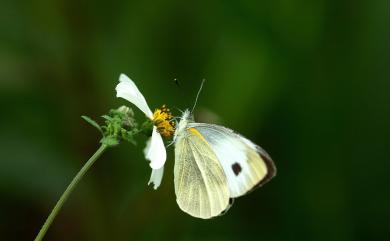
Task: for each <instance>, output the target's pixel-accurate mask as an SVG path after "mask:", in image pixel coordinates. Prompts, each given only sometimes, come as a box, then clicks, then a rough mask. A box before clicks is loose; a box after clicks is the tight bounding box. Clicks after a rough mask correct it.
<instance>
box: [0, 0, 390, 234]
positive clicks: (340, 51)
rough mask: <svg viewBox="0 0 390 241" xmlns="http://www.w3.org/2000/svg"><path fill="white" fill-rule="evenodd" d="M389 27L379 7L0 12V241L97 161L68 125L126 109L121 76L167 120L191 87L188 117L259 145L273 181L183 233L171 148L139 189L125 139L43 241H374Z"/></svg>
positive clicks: (134, 152) (56, 6) (71, 2)
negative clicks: (153, 177)
mask: <svg viewBox="0 0 390 241" xmlns="http://www.w3.org/2000/svg"><path fill="white" fill-rule="evenodd" d="M389 26H390V2H389V1H386V0H373V1H352V0H338V1H335V0H328V1H323V0H320V1H302V0H295V1H294V0H279V1H271V0H269V1H192V2H189V1H178V0H168V1H134V0H129V1H124V0H117V1H86V0H81V1H76V0H62V1H50V0H36V1H13V0H2V1H1V3H0V110H1V111H0V113H1V115H0V117H1V118H0V154H1V155H0V240H4V241H8V240H32V239H33V238H34V237H35V235H36V233H37V232H38V230H39V228H40V226H41V225H42V224H43V222H44V220H45V218H46V217H47V215H48V213H49V211H50V209H51V208H52V207H53V205H54V204H55V202H56V201H57V199H58V198H59V196H60V195H61V193H62V192H63V191H64V189H65V187H66V185H67V184H68V183H69V182H70V180H71V179H72V178H73V176H74V175H75V173H76V172H77V171H78V170H79V168H80V167H81V166H82V165H83V163H85V161H86V160H87V158H88V157H89V156H90V155H91V154H92V153H93V152H94V151H95V150H96V148H97V147H98V140H99V138H100V136H99V133H98V132H97V131H95V130H94V129H93V128H92V127H90V126H89V125H88V124H86V123H85V122H84V121H83V120H82V119H81V118H80V116H81V115H83V114H86V115H89V116H91V117H93V118H95V119H99V120H101V119H100V117H99V116H100V115H102V114H105V113H106V112H107V111H108V110H109V109H111V108H116V107H118V106H120V105H122V104H127V103H126V102H125V101H124V100H122V99H117V98H116V97H115V91H114V88H115V85H116V84H117V81H118V77H119V74H120V73H122V72H123V73H126V74H128V75H129V76H130V77H131V78H132V79H133V80H134V81H135V82H136V83H137V85H138V86H139V88H140V89H141V91H142V92H143V94H144V95H145V97H146V98H147V100H148V102H149V105H150V106H151V107H152V108H154V107H158V106H161V105H162V104H168V105H169V106H170V107H171V108H172V109H174V110H176V109H175V108H180V109H185V108H187V107H190V106H192V104H193V102H194V98H195V95H196V92H197V90H198V88H199V85H200V82H201V80H202V79H203V78H205V79H206V83H205V86H204V90H203V92H202V93H201V96H200V99H199V103H198V107H197V111H196V114H197V115H198V117H199V118H203V119H206V120H207V119H209V121H210V122H217V123H220V124H223V125H225V126H227V127H230V128H232V129H234V130H236V131H238V132H240V133H242V134H243V135H245V136H247V137H248V138H250V139H252V140H253V141H254V142H256V143H258V144H259V145H261V146H262V147H263V148H264V149H266V150H267V151H268V152H269V153H270V154H271V156H272V157H273V159H274V160H275V163H276V165H277V167H278V176H277V177H276V178H275V179H273V180H272V181H271V182H270V183H268V184H267V185H265V186H264V187H263V188H261V189H258V190H256V191H255V192H253V193H251V194H250V195H248V196H245V197H242V198H239V199H238V200H236V202H235V204H234V206H233V208H232V209H231V210H230V211H229V212H228V213H227V214H226V215H224V216H222V217H218V218H215V219H212V220H207V221H205V220H198V219H195V218H192V217H190V216H188V215H187V214H185V213H183V212H182V211H180V209H179V207H178V206H177V204H176V202H175V195H174V189H173V164H174V155H173V152H172V147H171V148H170V149H169V157H168V161H167V165H166V172H165V176H164V179H163V183H162V186H161V187H160V188H159V189H158V190H157V191H154V190H153V189H152V187H151V186H147V181H148V179H149V175H150V168H149V165H148V163H147V162H146V161H145V160H144V157H143V154H142V149H143V147H144V141H145V139H146V138H143V137H141V138H140V139H139V144H138V146H137V147H134V146H132V145H130V144H128V143H123V144H122V145H120V146H119V147H116V148H114V149H111V150H109V151H108V152H107V153H105V154H104V155H103V157H102V158H101V159H99V160H98V162H97V163H96V165H95V166H94V167H93V168H92V170H91V171H90V172H89V173H88V174H87V176H86V177H85V178H84V179H83V180H82V182H81V184H80V186H78V188H77V190H76V191H75V192H74V193H73V194H72V195H71V197H70V200H69V201H68V202H67V203H66V205H65V206H64V208H63V209H62V210H61V212H60V214H59V216H58V217H57V219H56V220H55V222H54V224H53V225H52V227H51V228H50V230H49V232H48V234H47V236H46V239H45V240H86V241H89V240H91V241H92V240H93V241H94V240H104V241H105V240H114V241H116V240H118V241H120V240H180V241H181V240H183V241H187V240H188V241H192V240H213V241H219V240H221V241H222V240H232V241H234V240H267V241H273V240H275V241H287V240H300V241H301V240H310V241H313V240H324V241H330V240H342V241H349V240H388V238H389V234H390V221H389V218H390V207H389V204H390V192H389V184H390V171H389V170H390V158H389V157H390V148H389V146H388V143H389V141H388V139H389V136H390V127H389V124H390V108H389V103H390V95H389V90H390V68H389V63H390V57H389V56H390V28H389ZM174 78H177V79H178V80H179V83H180V88H179V87H177V86H176V85H175V84H174V82H173V79H174ZM210 113H211V114H210ZM136 114H137V116H138V117H139V118H142V116H143V115H142V113H141V112H139V111H137V112H136ZM175 114H176V115H178V114H179V111H175ZM210 117H212V118H210ZM214 117H218V118H214Z"/></svg>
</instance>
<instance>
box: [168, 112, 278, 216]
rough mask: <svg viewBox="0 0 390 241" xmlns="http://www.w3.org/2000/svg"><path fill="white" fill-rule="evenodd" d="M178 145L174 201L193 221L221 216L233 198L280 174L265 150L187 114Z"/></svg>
mask: <svg viewBox="0 0 390 241" xmlns="http://www.w3.org/2000/svg"><path fill="white" fill-rule="evenodd" d="M174 142H175V169H174V178H175V193H176V201H177V203H178V204H179V206H180V208H181V209H182V210H183V211H184V212H186V213H188V214H190V215H192V216H194V217H198V218H204V219H207V218H211V217H214V216H218V215H220V214H221V213H223V212H224V211H225V210H227V209H228V208H229V207H230V204H231V203H230V201H231V199H232V198H236V197H240V196H243V195H245V194H247V193H248V192H249V191H251V190H252V189H254V188H256V187H259V186H261V185H263V184H264V183H266V182H267V181H269V180H270V179H271V178H272V177H274V176H275V174H276V168H275V165H274V163H273V161H272V159H271V157H270V156H269V155H268V154H267V153H266V152H265V151H264V150H263V149H262V148H261V147H259V146H257V145H255V144H254V143H253V142H251V141H250V140H248V139H246V138H245V137H243V136H241V135H239V134H237V133H235V132H233V131H232V130H231V129H228V128H226V127H223V126H219V125H213V124H205V123H196V122H194V121H193V120H192V119H191V118H190V112H189V111H188V110H186V111H185V112H184V113H183V116H182V117H181V120H180V122H179V123H178V125H177V129H176V132H175V136H174Z"/></svg>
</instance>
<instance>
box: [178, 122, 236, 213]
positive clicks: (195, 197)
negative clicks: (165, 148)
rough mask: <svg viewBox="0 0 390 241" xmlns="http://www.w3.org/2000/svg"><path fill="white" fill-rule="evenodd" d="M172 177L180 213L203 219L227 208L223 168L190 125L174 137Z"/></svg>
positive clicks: (227, 191) (204, 141)
mask: <svg viewBox="0 0 390 241" xmlns="http://www.w3.org/2000/svg"><path fill="white" fill-rule="evenodd" d="M174 176H175V193H176V200H177V203H178V204H179V207H180V208H181V209H182V210H183V211H184V212H186V213H188V214H190V215H192V216H194V217H198V218H204V219H207V218H211V217H214V216H218V215H219V214H221V213H222V212H223V211H224V210H225V209H227V208H228V206H229V188H228V184H227V179H226V176H225V173H224V171H223V168H222V166H221V164H220V163H219V161H218V160H217V156H216V155H215V154H214V152H213V151H212V149H211V148H210V146H209V144H208V143H207V141H206V139H204V138H203V137H202V136H201V134H200V133H199V132H198V131H196V130H195V129H193V128H190V129H188V130H185V134H184V135H183V136H181V137H179V138H178V139H177V140H176V143H175V168H174Z"/></svg>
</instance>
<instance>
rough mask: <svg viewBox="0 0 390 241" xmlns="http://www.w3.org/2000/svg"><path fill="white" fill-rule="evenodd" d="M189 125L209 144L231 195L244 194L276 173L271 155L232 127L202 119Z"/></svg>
mask: <svg viewBox="0 0 390 241" xmlns="http://www.w3.org/2000/svg"><path fill="white" fill-rule="evenodd" d="M189 127H190V128H194V129H196V130H197V131H198V132H199V133H200V134H201V135H202V136H203V137H204V138H205V139H206V141H207V142H208V143H209V145H210V146H211V147H212V150H213V151H214V153H215V154H216V156H217V158H218V160H219V161H220V163H221V165H222V167H223V170H224V172H225V174H226V177H227V180H228V185H229V191H230V197H232V198H234V197H239V196H242V195H245V194H246V193H247V192H248V191H250V190H252V189H254V188H256V187H259V186H261V185H263V184H264V183H266V182H267V181H269V180H270V179H271V178H272V177H274V176H275V174H276V167H275V165H274V163H273V161H272V159H271V157H270V156H269V155H268V154H267V153H266V152H265V151H264V150H263V149H262V148H261V147H259V146H257V145H256V144H254V143H253V142H251V141H250V140H248V139H246V138H245V137H243V136H241V135H239V134H237V133H235V132H234V131H232V130H231V129H228V128H226V127H223V126H219V125H212V124H204V123H190V124H189Z"/></svg>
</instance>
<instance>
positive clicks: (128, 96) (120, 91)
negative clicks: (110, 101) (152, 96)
mask: <svg viewBox="0 0 390 241" xmlns="http://www.w3.org/2000/svg"><path fill="white" fill-rule="evenodd" d="M115 90H116V96H117V97H122V98H123V99H125V100H128V101H130V102H131V103H133V104H134V105H135V106H137V107H138V108H139V109H140V110H141V111H142V112H144V113H145V115H146V116H147V117H149V118H150V119H152V118H153V112H152V111H151V110H150V108H149V106H148V104H147V103H146V100H145V97H144V96H143V95H142V94H141V92H140V91H139V90H138V88H137V86H136V85H135V84H134V82H133V81H132V80H131V79H130V78H129V77H127V75H125V74H121V75H120V76H119V84H118V85H117V86H116V88H115Z"/></svg>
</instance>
